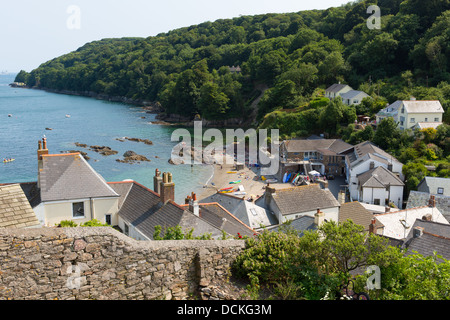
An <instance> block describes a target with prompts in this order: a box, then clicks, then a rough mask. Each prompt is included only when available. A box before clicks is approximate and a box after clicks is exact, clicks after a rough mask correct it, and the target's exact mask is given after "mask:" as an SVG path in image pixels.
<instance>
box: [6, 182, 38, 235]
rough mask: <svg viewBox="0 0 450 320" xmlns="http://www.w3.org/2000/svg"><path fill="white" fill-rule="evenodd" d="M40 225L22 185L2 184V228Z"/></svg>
mask: <svg viewBox="0 0 450 320" xmlns="http://www.w3.org/2000/svg"><path fill="white" fill-rule="evenodd" d="M39 226H40V224H39V221H38V219H37V217H36V215H35V213H34V211H33V209H32V208H31V206H30V203H29V202H28V199H27V197H26V196H25V193H24V192H23V190H22V188H21V187H20V185H19V184H10V185H1V186H0V228H29V227H39Z"/></svg>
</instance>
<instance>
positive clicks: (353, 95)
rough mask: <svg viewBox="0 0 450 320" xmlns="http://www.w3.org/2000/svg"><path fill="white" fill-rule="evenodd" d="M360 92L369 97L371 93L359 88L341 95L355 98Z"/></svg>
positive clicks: (346, 97)
mask: <svg viewBox="0 0 450 320" xmlns="http://www.w3.org/2000/svg"><path fill="white" fill-rule="evenodd" d="M360 94H362V95H363V96H364V97H369V95H368V94H367V93H365V92H364V91H359V90H350V91H348V92H345V93H342V94H341V97H342V99H353V98H354V97H356V96H358V95H360Z"/></svg>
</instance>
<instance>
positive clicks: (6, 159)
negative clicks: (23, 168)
mask: <svg viewBox="0 0 450 320" xmlns="http://www.w3.org/2000/svg"><path fill="white" fill-rule="evenodd" d="M11 161H14V159H12V158H3V162H11Z"/></svg>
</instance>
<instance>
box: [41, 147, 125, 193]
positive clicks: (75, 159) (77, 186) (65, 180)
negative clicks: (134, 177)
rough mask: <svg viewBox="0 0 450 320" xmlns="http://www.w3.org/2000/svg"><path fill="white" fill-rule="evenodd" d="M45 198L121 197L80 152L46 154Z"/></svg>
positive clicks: (44, 159) (43, 175)
mask: <svg viewBox="0 0 450 320" xmlns="http://www.w3.org/2000/svg"><path fill="white" fill-rule="evenodd" d="M42 161H43V168H42V169H41V171H40V184H41V185H40V189H41V199H42V201H58V200H74V199H85V198H98V197H118V194H117V193H116V192H115V191H114V190H113V189H112V188H111V187H110V186H109V185H108V184H107V183H106V181H105V180H104V179H103V178H102V177H101V176H100V175H99V174H98V173H97V172H96V171H95V170H94V169H93V168H92V167H91V166H90V165H89V164H88V163H87V161H86V160H85V159H84V158H83V157H82V156H81V155H80V154H79V153H69V154H54V155H43V156H42Z"/></svg>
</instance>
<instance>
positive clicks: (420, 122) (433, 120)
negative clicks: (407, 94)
mask: <svg viewBox="0 0 450 320" xmlns="http://www.w3.org/2000/svg"><path fill="white" fill-rule="evenodd" d="M443 115H444V108H443V107H442V105H441V103H440V102H439V100H416V99H415V98H412V99H411V100H397V101H396V102H394V103H392V104H390V105H388V106H387V107H386V108H384V109H382V110H380V111H379V112H378V113H377V115H376V123H377V124H379V123H380V122H381V121H383V119H385V118H388V117H391V118H393V119H394V121H395V122H396V123H398V128H399V129H401V130H406V129H419V130H420V129H424V128H434V129H436V128H437V127H438V126H440V125H441V124H442V117H443Z"/></svg>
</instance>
